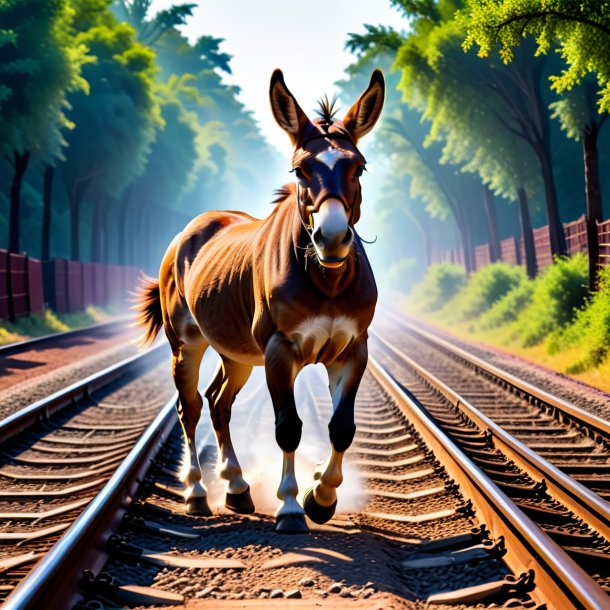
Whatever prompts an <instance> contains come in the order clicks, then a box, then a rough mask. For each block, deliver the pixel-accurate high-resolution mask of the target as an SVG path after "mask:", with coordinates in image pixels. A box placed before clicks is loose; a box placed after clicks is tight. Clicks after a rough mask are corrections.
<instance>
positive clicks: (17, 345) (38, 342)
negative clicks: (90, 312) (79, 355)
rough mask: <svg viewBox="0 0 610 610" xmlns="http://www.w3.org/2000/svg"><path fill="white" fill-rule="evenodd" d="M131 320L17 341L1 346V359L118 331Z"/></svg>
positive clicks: (126, 318) (125, 318) (122, 318)
mask: <svg viewBox="0 0 610 610" xmlns="http://www.w3.org/2000/svg"><path fill="white" fill-rule="evenodd" d="M129 319H130V316H122V317H121V318H119V319H118V320H111V321H109V322H100V323H99V324H91V325H89V326H83V327H82V328H75V329H74V330H67V331H65V332H58V333H51V334H50V335H43V336H42V337H33V338H32V339H24V340H23V341H15V342H14V343H7V344H6V345H0V358H2V357H4V356H11V355H14V354H18V353H21V352H27V351H29V350H31V349H34V348H38V347H40V346H44V344H45V343H52V342H53V341H56V340H58V339H59V340H62V339H71V338H72V337H78V336H80V335H86V334H88V333H95V332H98V331H100V330H110V329H112V328H113V327H115V326H116V327H117V329H118V328H119V327H121V326H124V324H125V322H127V321H129Z"/></svg>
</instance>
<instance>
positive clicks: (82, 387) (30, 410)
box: [0, 342, 167, 442]
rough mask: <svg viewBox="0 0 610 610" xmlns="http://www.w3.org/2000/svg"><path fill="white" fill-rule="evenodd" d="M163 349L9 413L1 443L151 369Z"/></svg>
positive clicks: (0, 433)
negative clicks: (112, 384) (118, 381)
mask: <svg viewBox="0 0 610 610" xmlns="http://www.w3.org/2000/svg"><path fill="white" fill-rule="evenodd" d="M166 349H167V343H165V342H160V343H158V344H157V345H155V346H153V347H150V348H148V349H147V350H146V351H144V352H142V353H140V354H136V355H135V356H131V357H129V358H126V359H125V360H121V361H120V362H117V363H116V364H113V365H111V366H109V367H107V368H105V369H103V370H101V371H98V372H96V373H93V374H92V375H89V376H88V377H86V378H85V379H81V380H80V381H77V382H75V383H73V384H71V385H69V386H68V387H66V388H63V389H61V390H58V391H57V392H54V393H53V394H51V395H50V396H47V397H45V398H42V399H40V400H37V401H36V402H33V403H32V404H30V405H28V406H27V407H24V408H23V409H20V410H19V411H17V412H15V413H12V414H11V415H9V416H8V417H5V418H4V419H3V420H1V421H0V442H4V441H6V440H7V439H9V438H11V437H12V436H15V434H18V433H19V432H23V430H25V429H27V428H29V427H30V426H33V425H34V424H35V423H37V422H39V421H46V420H48V419H49V417H50V416H51V415H52V414H53V413H56V412H57V411H61V410H62V409H65V408H66V407H68V406H70V405H72V404H74V403H75V402H77V401H79V400H82V399H83V398H86V397H87V396H89V395H90V394H91V393H92V392H94V391H95V390H98V389H100V388H102V387H104V386H106V385H108V384H109V383H110V382H112V381H114V380H115V379H118V378H120V377H122V376H123V375H125V374H127V373H130V372H134V371H138V370H139V369H141V368H143V367H147V366H150V364H151V363H154V362H156V361H157V360H159V359H160V358H161V357H162V356H163V354H164V352H165V350H166Z"/></svg>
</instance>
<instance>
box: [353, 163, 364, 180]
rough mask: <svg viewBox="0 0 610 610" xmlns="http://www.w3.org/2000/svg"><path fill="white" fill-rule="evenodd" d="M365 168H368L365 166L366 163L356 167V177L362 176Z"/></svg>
mask: <svg viewBox="0 0 610 610" xmlns="http://www.w3.org/2000/svg"><path fill="white" fill-rule="evenodd" d="M365 169H366V167H364V165H359V166H358V167H357V168H356V174H355V176H356V178H360V176H362V174H363V172H364V170H365Z"/></svg>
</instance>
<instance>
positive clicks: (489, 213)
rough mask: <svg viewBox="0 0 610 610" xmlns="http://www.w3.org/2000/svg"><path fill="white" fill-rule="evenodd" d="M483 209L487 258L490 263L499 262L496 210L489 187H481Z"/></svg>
mask: <svg viewBox="0 0 610 610" xmlns="http://www.w3.org/2000/svg"><path fill="white" fill-rule="evenodd" d="M483 207H484V208H485V216H486V217H487V228H488V231H489V256H490V259H491V262H492V263H495V262H496V261H499V260H500V240H499V238H498V221H497V220H496V208H495V198H494V194H493V193H492V192H491V190H490V189H489V187H488V186H487V185H486V184H484V185H483Z"/></svg>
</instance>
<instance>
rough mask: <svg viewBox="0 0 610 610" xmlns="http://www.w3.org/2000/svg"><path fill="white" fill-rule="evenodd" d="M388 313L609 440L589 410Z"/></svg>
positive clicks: (607, 425) (609, 427)
mask: <svg viewBox="0 0 610 610" xmlns="http://www.w3.org/2000/svg"><path fill="white" fill-rule="evenodd" d="M385 311H386V313H388V314H389V315H390V316H391V317H392V318H394V319H395V320H396V321H397V322H399V323H400V324H401V325H402V326H404V327H405V328H407V329H408V330H409V331H411V332H413V333H414V334H416V335H419V336H420V337H422V338H423V339H424V340H426V341H427V342H428V343H431V344H432V345H434V346H437V347H439V348H441V349H442V350H444V351H446V352H448V353H449V354H450V355H453V356H455V357H456V358H459V359H461V360H463V361H464V362H465V363H467V364H469V365H470V366H473V367H474V368H475V369H478V370H479V371H480V372H481V373H483V374H485V375H488V376H490V377H492V378H495V379H497V380H499V381H501V382H502V383H504V384H506V385H508V386H510V387H511V388H513V390H516V391H518V392H522V393H525V394H526V395H528V396H530V397H532V398H533V399H535V400H536V401H538V403H542V404H544V405H547V406H549V407H553V408H555V409H556V410H558V411H560V412H562V413H564V414H565V415H567V416H568V417H569V418H571V419H572V420H573V421H575V422H577V423H579V424H582V425H584V426H586V427H587V428H589V429H590V430H592V431H594V432H595V433H597V434H599V435H601V436H602V438H603V439H605V440H606V441H608V440H609V439H610V422H608V421H606V420H604V419H602V418H601V417H597V416H596V415H593V414H592V413H589V412H588V411H584V410H583V409H580V408H579V407H577V406H576V405H574V404H572V403H570V402H568V401H567V400H563V399H562V398H559V397H557V396H553V395H552V394H550V393H549V392H545V391H544V390H542V389H540V388H538V387H536V386H535V385H533V384H531V383H528V382H527V381H524V380H523V379H519V377H516V376H515V375H512V374H511V373H508V372H506V371H504V370H502V369H501V368H498V367H496V366H494V365H493V364H489V363H487V362H485V361H484V360H483V359H481V358H479V357H478V356H475V355H474V354H470V353H469V352H467V351H466V350H464V349H462V348H460V347H457V346H456V345H453V344H452V343H451V342H449V341H447V340H445V339H441V338H440V337H437V336H436V335H434V334H433V333H431V332H428V331H426V330H424V329H422V328H419V327H418V326H416V325H415V324H412V323H411V322H407V321H405V320H403V319H402V318H401V317H400V316H399V315H397V314H396V313H394V312H393V311H389V310H385Z"/></svg>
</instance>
